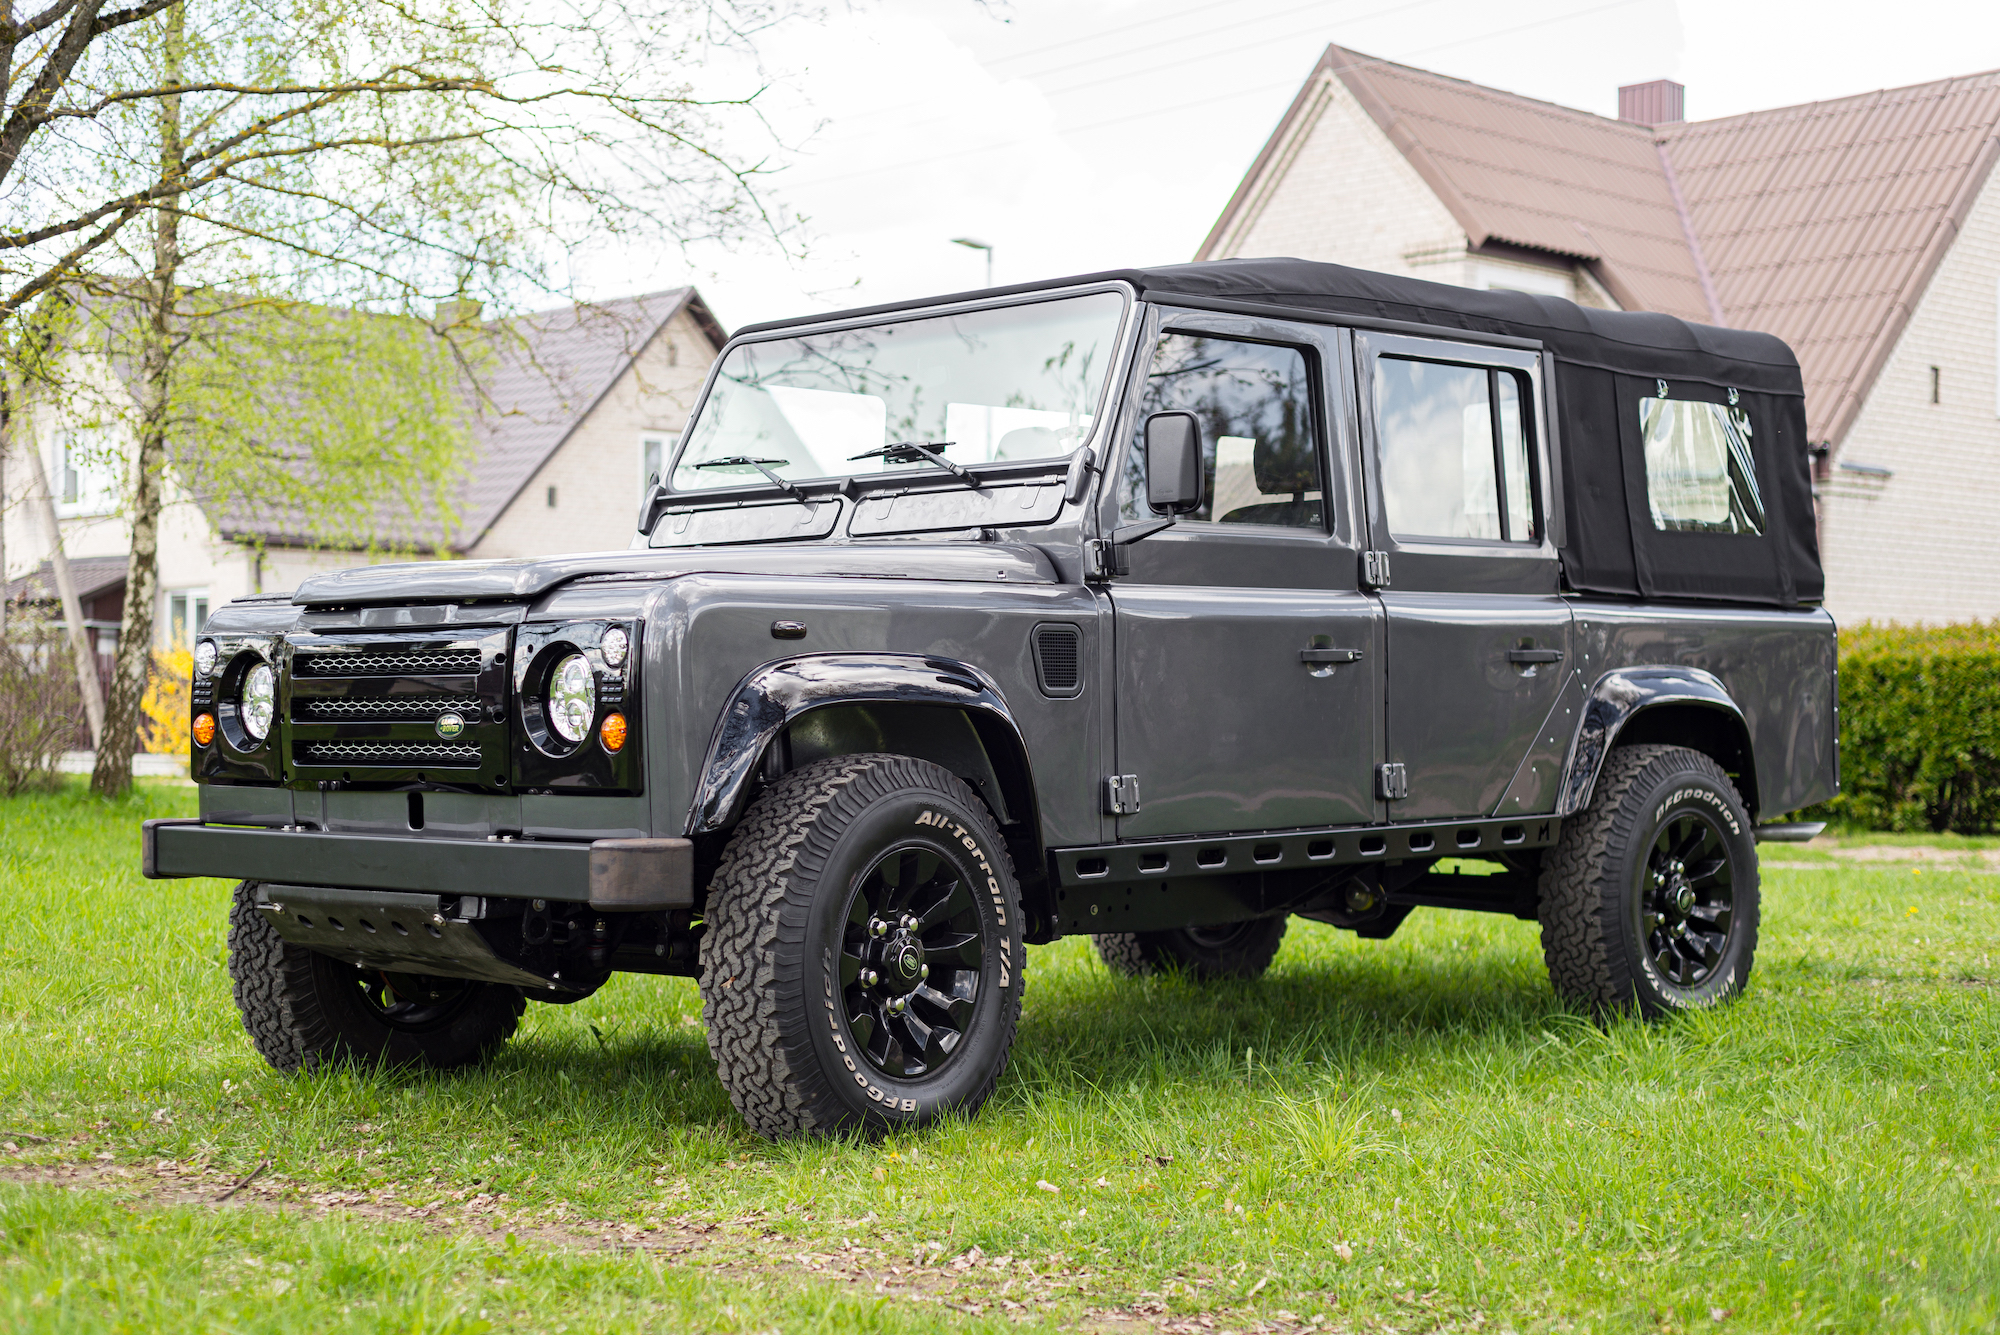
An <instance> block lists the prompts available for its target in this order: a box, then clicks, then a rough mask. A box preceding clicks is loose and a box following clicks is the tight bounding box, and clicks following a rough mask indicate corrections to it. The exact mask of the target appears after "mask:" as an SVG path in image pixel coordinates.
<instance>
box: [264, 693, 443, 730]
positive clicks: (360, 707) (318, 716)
mask: <svg viewBox="0 0 2000 1335" xmlns="http://www.w3.org/2000/svg"><path fill="white" fill-rule="evenodd" d="M479 710H480V704H479V697H478V696H476V695H430V696H421V697H414V698H412V697H397V698H394V699H389V698H385V697H382V696H367V695H351V696H347V697H345V698H340V699H334V698H331V697H325V696H305V697H299V698H296V699H294V700H293V701H292V718H293V720H294V721H296V722H299V723H368V722H373V721H376V720H380V719H419V720H429V719H435V718H436V717H437V716H438V715H440V714H463V715H465V716H466V717H467V718H468V719H476V718H478V717H479Z"/></svg>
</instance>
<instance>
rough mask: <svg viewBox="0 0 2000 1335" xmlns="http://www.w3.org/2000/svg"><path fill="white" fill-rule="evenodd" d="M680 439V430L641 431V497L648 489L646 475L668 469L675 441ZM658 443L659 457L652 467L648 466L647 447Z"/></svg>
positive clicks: (663, 471) (662, 472)
mask: <svg viewBox="0 0 2000 1335" xmlns="http://www.w3.org/2000/svg"><path fill="white" fill-rule="evenodd" d="M679 439H680V433H679V432H678V431H641V432H640V433H639V491H640V493H641V498H642V499H643V497H644V492H645V490H646V475H647V474H648V473H661V474H664V473H665V472H666V471H667V465H668V464H669V463H670V462H672V460H673V457H674V443H675V442H676V441H677V440H679ZM648 445H657V446H658V449H659V457H658V459H657V461H656V462H655V463H654V466H653V467H652V468H648V467H646V447H647V446H648Z"/></svg>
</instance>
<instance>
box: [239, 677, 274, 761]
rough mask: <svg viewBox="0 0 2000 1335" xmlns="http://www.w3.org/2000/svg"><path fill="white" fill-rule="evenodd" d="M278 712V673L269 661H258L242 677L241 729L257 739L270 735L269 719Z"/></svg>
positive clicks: (260, 739) (261, 739)
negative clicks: (272, 668) (273, 669)
mask: <svg viewBox="0 0 2000 1335" xmlns="http://www.w3.org/2000/svg"><path fill="white" fill-rule="evenodd" d="M277 712H278V674H277V673H275V672H273V671H271V665H270V664H269V663H259V664H258V665H257V666H256V667H253V668H251V669H250V672H249V675H248V676H246V677H244V678H243V731H245V732H247V733H249V734H250V735H251V736H252V737H254V738H256V739H257V740H258V741H260V742H261V741H263V740H264V739H265V738H266V737H268V736H270V735H271V719H272V717H273V716H274V715H276V714H277Z"/></svg>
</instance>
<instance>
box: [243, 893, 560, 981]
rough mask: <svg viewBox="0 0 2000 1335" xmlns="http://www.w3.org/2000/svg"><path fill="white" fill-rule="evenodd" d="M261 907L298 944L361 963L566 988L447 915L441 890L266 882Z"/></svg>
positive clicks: (395, 969) (468, 924) (402, 970)
mask: <svg viewBox="0 0 2000 1335" xmlns="http://www.w3.org/2000/svg"><path fill="white" fill-rule="evenodd" d="M257 909H258V912H260V913H262V914H263V915H264V920H265V921H266V922H268V923H270V924H271V926H272V927H273V928H275V929H276V930H277V933H278V935H279V936H282V937H284V938H285V940H287V941H289V942H291V943H292V944H293V945H297V946H304V947H305V948H306V949H308V950H316V951H318V952H320V953H321V954H323V955H331V956H333V957H334V958H335V959H342V960H346V961H348V962H349V963H351V964H356V965H359V966H360V967H362V968H364V969H381V970H383V971H384V972H386V973H414V974H426V975H430V976H432V977H437V978H475V979H478V980H480V981H482V982H488V983H511V984H513V985H515V986H517V987H527V988H533V989H534V990H535V991H537V992H546V991H548V990H550V989H552V988H553V989H560V988H561V987H562V984H561V983H558V982H556V981H555V980H553V979H550V978H545V977H543V976H542V975H541V974H538V973H532V972H530V971H529V970H527V969H523V968H521V967H520V966H518V965H514V964H509V963H508V962H507V961H506V960H503V959H501V958H500V957H499V956H498V955H495V954H494V953H493V948H492V947H491V946H489V945H488V944H487V943H486V938H485V937H483V936H481V935H480V934H479V929H478V928H477V927H475V926H474V925H473V924H472V923H471V922H468V921H467V920H465V919H464V918H457V917H446V916H445V913H444V899H443V897H442V896H439V895H411V894H401V893H396V892H393V891H385V890H336V889H329V888H327V887H325V886H311V885H269V884H266V885H262V886H260V887H258V892H257Z"/></svg>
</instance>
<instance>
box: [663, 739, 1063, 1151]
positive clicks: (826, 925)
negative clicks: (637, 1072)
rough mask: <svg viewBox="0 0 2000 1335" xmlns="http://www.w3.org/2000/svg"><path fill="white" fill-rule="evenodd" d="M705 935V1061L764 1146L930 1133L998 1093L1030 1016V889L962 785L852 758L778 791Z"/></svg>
mask: <svg viewBox="0 0 2000 1335" xmlns="http://www.w3.org/2000/svg"><path fill="white" fill-rule="evenodd" d="M704 918H705V921H706V923H707V929H706V931H705V932H704V934H703V936H702V945H701V964H702V972H701V995H702V1011H703V1017H704V1018H705V1019H706V1020H707V1022H708V1045H709V1050H710V1051H711V1052H712V1053H713V1054H714V1056H715V1063H716V1068H717V1070H718V1072H719V1073H720V1075H721V1077H722V1084H723V1087H724V1088H725V1089H727V1090H728V1091H729V1097H730V1100H731V1102H733V1103H734V1104H735V1105H736V1108H737V1111H739V1112H740V1113H742V1114H743V1120H744V1121H746V1122H747V1123H749V1125H750V1129H751V1130H753V1131H755V1132H757V1133H758V1134H760V1135H764V1136H770V1137H774V1138H776V1137H784V1136H795V1135H802V1134H807V1133H814V1132H824V1131H839V1130H845V1129H850V1128H852V1129H859V1130H865V1131H881V1130H887V1129H890V1128H893V1127H898V1126H908V1125H920V1124H923V1123H926V1122H930V1121H932V1120H934V1119H935V1118H937V1117H938V1116H940V1115H941V1114H944V1113H948V1112H971V1111H973V1110H974V1109H976V1108H978V1107H979V1105H980V1104H982V1103H984V1102H985V1101H986V1098H987V1096H988V1095H990V1094H991V1093H992V1092H993V1087H994V1084H995V1083H996V1082H997V1081H998V1080H999V1078H1000V1073H1001V1071H1002V1070H1003V1069H1004V1068H1005V1067H1006V1065H1007V1054H1008V1050H1009V1049H1010V1048H1011V1047H1012V1045H1013V1041H1014V1029H1015V1026H1016V1024H1017V1023H1018V1022H1019V1019H1020V1014H1021V969H1022V966H1023V965H1024V963H1025V962H1026V951H1025V949H1024V946H1023V943H1022V941H1021V925H1022V924H1021V910H1020V891H1019V889H1018V888H1017V886H1016V884H1015V880H1014V869H1013V864H1012V863H1011V862H1010V861H1009V860H1008V857H1007V850H1006V846H1005V845H1004V844H1003V843H1002V842H1001V839H1000V831H999V828H998V827H997V826H996V825H995V824H994V822H993V817H992V815H991V814H990V813H988V811H987V809H986V807H985V805H984V804H983V803H982V802H981V801H980V800H979V798H978V797H977V796H976V795H975V794H974V793H973V791H972V790H971V789H970V788H968V787H967V786H966V785H965V783H964V782H963V781H962V780H960V779H958V778H957V777H956V776H954V775H953V774H952V773H951V772H950V771H949V770H946V769H943V768H941V767H939V766H937V765H934V764H931V763H930V762H929V761H925V760H916V759H912V758H911V757H908V756H896V755H879V754H878V755H854V756H837V757H834V758H832V759H828V760H822V761H819V762H818V763H816V764H812V765H807V766H805V767H804V768H802V769H798V770H794V771H793V772H791V773H790V774H787V775H785V776H784V777H782V778H780V779H779V780H778V781H777V782H775V783H773V784H772V785H771V786H770V787H769V788H768V789H767V790H766V791H765V792H764V794H763V795H762V796H761V797H759V798H758V799H757V801H756V802H755V803H753V804H752V806H751V808H750V810H749V812H748V813H747V814H746V815H745V816H744V818H743V823H742V824H741V825H740V826H738V827H737V829H736V832H735V834H734V835H733V836H731V838H730V841H729V846H728V847H727V848H726V849H725V850H724V851H723V855H722V862H721V865H720V866H719V867H717V869H716V873H715V878H714V880H713V881H712V882H711V883H710V886H709V892H708V905H707V908H706V910H705V911H704Z"/></svg>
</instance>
